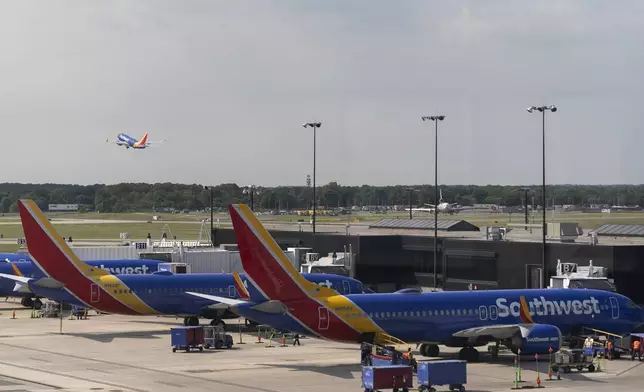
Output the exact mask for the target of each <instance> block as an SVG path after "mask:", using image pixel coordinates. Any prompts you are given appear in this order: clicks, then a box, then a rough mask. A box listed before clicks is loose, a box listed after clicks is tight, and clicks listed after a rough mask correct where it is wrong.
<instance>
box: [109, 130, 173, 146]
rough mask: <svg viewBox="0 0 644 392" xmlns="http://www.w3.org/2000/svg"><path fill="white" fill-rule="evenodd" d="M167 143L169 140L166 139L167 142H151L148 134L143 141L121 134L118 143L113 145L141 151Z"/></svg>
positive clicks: (117, 136) (145, 134)
mask: <svg viewBox="0 0 644 392" xmlns="http://www.w3.org/2000/svg"><path fill="white" fill-rule="evenodd" d="M167 141H168V139H167V138H166V139H165V140H162V141H155V142H149V141H148V133H147V132H146V133H144V134H143V137H142V138H141V140H136V139H135V138H133V137H132V136H129V135H126V134H124V133H119V134H118V135H116V141H114V142H112V143H115V144H116V145H119V146H125V148H128V149H129V148H133V149H135V150H140V149H144V148H148V147H151V146H153V145H155V144H161V143H165V142H167ZM105 142H106V143H109V142H110V140H109V139H105Z"/></svg>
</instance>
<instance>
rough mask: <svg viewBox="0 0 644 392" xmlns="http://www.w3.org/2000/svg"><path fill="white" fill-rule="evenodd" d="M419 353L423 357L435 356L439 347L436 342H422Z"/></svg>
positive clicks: (438, 351)
mask: <svg viewBox="0 0 644 392" xmlns="http://www.w3.org/2000/svg"><path fill="white" fill-rule="evenodd" d="M419 351H420V355H422V356H423V357H437V356H438V354H439V353H440V349H439V348H438V345H437V344H429V343H423V344H421V345H420V348H419Z"/></svg>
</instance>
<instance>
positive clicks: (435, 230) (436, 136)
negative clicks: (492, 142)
mask: <svg viewBox="0 0 644 392" xmlns="http://www.w3.org/2000/svg"><path fill="white" fill-rule="evenodd" d="M422 119H423V121H427V120H431V121H434V123H435V125H436V129H435V135H434V136H435V139H434V288H436V287H438V284H437V282H436V281H437V279H438V273H437V271H436V265H437V263H436V260H437V258H438V122H439V121H443V120H445V116H423V117H422Z"/></svg>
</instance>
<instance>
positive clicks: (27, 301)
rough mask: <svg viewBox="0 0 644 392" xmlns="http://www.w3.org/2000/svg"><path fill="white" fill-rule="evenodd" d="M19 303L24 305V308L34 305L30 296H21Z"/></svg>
mask: <svg viewBox="0 0 644 392" xmlns="http://www.w3.org/2000/svg"><path fill="white" fill-rule="evenodd" d="M20 305H22V306H24V307H25V308H31V307H32V306H34V300H33V299H32V298H27V297H25V298H23V299H21V300H20Z"/></svg>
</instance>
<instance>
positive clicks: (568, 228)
mask: <svg viewBox="0 0 644 392" xmlns="http://www.w3.org/2000/svg"><path fill="white" fill-rule="evenodd" d="M546 234H548V236H549V237H550V238H551V239H555V240H557V239H558V240H560V241H561V242H575V240H576V239H577V237H579V236H580V235H582V234H584V230H583V229H582V228H581V227H580V226H579V224H578V223H573V222H549V223H548V224H547V225H546Z"/></svg>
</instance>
